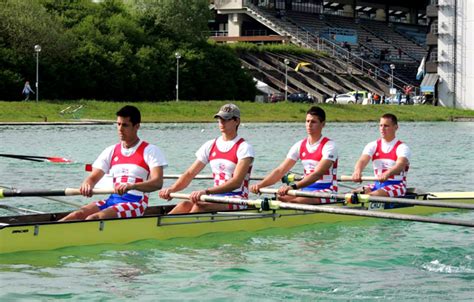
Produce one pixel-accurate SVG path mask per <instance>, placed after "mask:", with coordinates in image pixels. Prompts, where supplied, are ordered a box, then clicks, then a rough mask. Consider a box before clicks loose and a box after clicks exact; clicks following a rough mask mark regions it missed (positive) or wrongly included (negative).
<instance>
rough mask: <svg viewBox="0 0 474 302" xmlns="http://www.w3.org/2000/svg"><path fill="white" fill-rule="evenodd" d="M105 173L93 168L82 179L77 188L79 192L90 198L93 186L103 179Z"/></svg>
mask: <svg viewBox="0 0 474 302" xmlns="http://www.w3.org/2000/svg"><path fill="white" fill-rule="evenodd" d="M104 175H105V173H104V171H102V170H101V169H97V168H94V169H92V172H91V174H89V176H87V177H86V179H84V181H83V182H82V184H81V187H80V188H79V191H80V192H81V194H82V195H83V196H86V197H91V196H92V189H93V188H94V187H95V185H96V184H97V183H98V182H99V180H101V178H102V177H104Z"/></svg>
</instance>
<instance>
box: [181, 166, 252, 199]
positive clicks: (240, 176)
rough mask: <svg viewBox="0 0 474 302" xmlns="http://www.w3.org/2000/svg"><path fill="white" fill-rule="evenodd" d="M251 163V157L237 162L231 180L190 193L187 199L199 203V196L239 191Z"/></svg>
mask: <svg viewBox="0 0 474 302" xmlns="http://www.w3.org/2000/svg"><path fill="white" fill-rule="evenodd" d="M252 162H253V157H246V158H243V159H241V160H239V162H238V163H237V166H236V167H235V171H234V175H233V176H232V178H231V179H229V180H228V181H226V182H225V183H223V184H222V185H220V186H216V187H212V188H209V189H206V190H200V191H194V192H191V195H190V198H189V199H190V200H191V201H192V202H199V201H200V199H201V196H202V195H204V194H219V193H228V192H232V191H233V190H235V189H239V188H240V187H241V186H242V182H243V181H244V178H245V175H246V174H247V172H248V170H249V168H250V165H251V164H252Z"/></svg>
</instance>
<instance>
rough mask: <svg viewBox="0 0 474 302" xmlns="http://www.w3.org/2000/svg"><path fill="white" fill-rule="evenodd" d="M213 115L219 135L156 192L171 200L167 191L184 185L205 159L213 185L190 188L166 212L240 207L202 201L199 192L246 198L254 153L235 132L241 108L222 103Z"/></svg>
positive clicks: (202, 167)
mask: <svg viewBox="0 0 474 302" xmlns="http://www.w3.org/2000/svg"><path fill="white" fill-rule="evenodd" d="M214 118H216V119H217V120H218V125H219V130H220V132H221V134H222V135H221V136H220V137H218V138H216V139H212V140H209V141H207V142H205V143H204V144H203V145H202V146H201V147H200V148H199V150H198V151H197V152H196V153H195V155H196V160H195V161H194V163H193V164H192V165H191V166H190V167H189V168H188V169H187V170H186V172H184V173H183V174H182V175H181V177H180V178H179V179H178V180H177V181H176V182H175V183H174V184H173V185H172V186H170V187H168V188H164V189H162V190H160V192H159V195H160V197H161V198H163V199H167V200H171V196H170V194H171V193H174V192H178V191H181V190H184V189H185V188H187V187H188V186H189V184H190V183H191V181H192V180H193V179H194V177H195V176H196V175H198V174H199V172H201V171H202V170H203V169H204V167H205V166H206V165H207V164H208V163H209V164H210V166H211V170H212V175H213V177H214V186H213V187H210V188H207V189H203V190H198V191H194V192H192V193H191V194H190V200H186V201H183V202H180V203H178V204H177V205H176V207H175V208H174V209H173V210H172V211H171V212H170V213H169V214H179V213H195V212H203V211H223V210H229V209H230V210H231V209H239V208H243V206H237V205H226V204H215V203H208V202H202V201H200V198H201V196H202V195H217V196H232V197H236V198H243V199H247V198H248V193H249V188H248V187H249V180H250V172H251V170H252V163H253V159H254V157H255V154H254V150H253V147H252V146H251V145H250V144H249V143H247V142H246V141H245V140H244V139H243V138H242V137H240V136H239V135H238V133H237V130H238V128H239V125H240V109H239V107H237V106H236V105H235V104H225V105H224V106H222V107H221V108H220V109H219V112H217V113H216V114H215V115H214Z"/></svg>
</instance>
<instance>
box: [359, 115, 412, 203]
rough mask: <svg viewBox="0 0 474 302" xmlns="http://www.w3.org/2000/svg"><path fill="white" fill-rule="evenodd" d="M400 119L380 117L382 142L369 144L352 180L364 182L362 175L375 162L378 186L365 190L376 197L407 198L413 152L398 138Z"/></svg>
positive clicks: (367, 187) (365, 188) (364, 190)
mask: <svg viewBox="0 0 474 302" xmlns="http://www.w3.org/2000/svg"><path fill="white" fill-rule="evenodd" d="M397 130H398V121H397V117H396V116H395V115H394V114H391V113H386V114H384V115H382V116H381V117H380V122H379V131H380V138H379V139H378V140H376V141H372V142H370V143H368V144H367V145H366V146H365V148H364V150H363V151H362V155H361V156H360V158H359V160H358V161H357V163H356V165H355V167H354V173H353V174H352V180H353V181H355V182H361V178H362V171H363V170H364V169H365V167H366V166H367V164H368V163H369V161H370V160H372V163H373V168H374V174H375V176H376V177H377V178H378V181H376V182H375V184H372V185H369V186H365V187H363V188H362V190H363V192H364V193H367V194H370V195H375V196H390V197H397V196H403V195H405V193H406V189H407V180H406V177H407V173H408V168H409V164H410V157H411V152H410V149H409V148H408V146H407V145H406V144H405V143H403V142H402V141H400V140H398V139H397V138H396V136H395V135H396V132H397Z"/></svg>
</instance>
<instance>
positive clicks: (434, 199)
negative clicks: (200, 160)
mask: <svg viewBox="0 0 474 302" xmlns="http://www.w3.org/2000/svg"><path fill="white" fill-rule="evenodd" d="M112 191H113V190H111V189H95V190H94V194H109V193H111V192H112ZM262 193H270V194H273V193H275V190H272V189H262ZM290 194H294V195H298V194H308V193H307V192H306V193H305V192H302V191H296V190H292V191H290ZM309 194H311V193H309ZM314 194H315V193H313V196H314V197H317V196H316V195H314ZM324 194H327V193H324ZM69 195H79V190H78V189H66V190H30V191H26V190H0V198H1V197H14V196H18V197H19V196H69ZM300 196H301V195H300ZM305 196H307V195H305ZM173 197H174V198H189V195H188V194H181V193H173ZM319 197H327V198H332V199H334V200H337V201H338V203H337V204H327V205H302V204H291V203H283V202H279V201H276V200H273V199H271V198H259V199H255V200H242V199H236V198H229V197H217V196H206V195H204V196H202V197H201V199H202V200H203V201H207V202H218V203H237V204H247V205H249V206H250V209H248V210H238V211H223V212H213V213H198V214H180V215H167V213H168V212H169V211H170V210H171V209H172V207H173V206H172V205H170V206H152V207H149V208H148V209H147V210H146V213H145V215H144V216H143V217H137V218H116V219H104V220H90V221H68V222H58V219H61V218H62V217H64V216H65V215H67V214H68V212H61V213H43V214H37V213H34V214H28V215H16V216H3V217H0V253H12V252H19V251H33V250H51V249H58V248H62V247H69V246H83V245H95V244H126V243H131V242H135V241H139V240H146V239H155V240H166V239H170V238H179V237H197V236H201V235H204V234H208V233H217V232H236V231H249V232H252V231H259V230H264V229H269V228H289V227H295V226H301V225H309V224H321V223H338V222H346V221H355V220H360V219H367V218H369V219H370V218H386V219H397V220H398V219H401V220H409V221H419V222H429V223H441V224H449V225H458V226H466V227H474V222H472V221H463V220H455V219H445V218H437V217H429V216H418V215H428V214H434V213H438V212H446V211H453V210H456V209H470V210H472V209H474V192H451V193H448V192H445V193H419V192H418V193H417V192H415V191H413V190H412V192H411V193H410V194H409V197H410V198H402V199H393V198H392V199H390V198H389V199H386V200H382V199H380V198H379V197H376V198H374V197H369V196H367V195H360V194H355V195H354V194H331V196H319ZM397 200H398V201H399V202H397Z"/></svg>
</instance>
